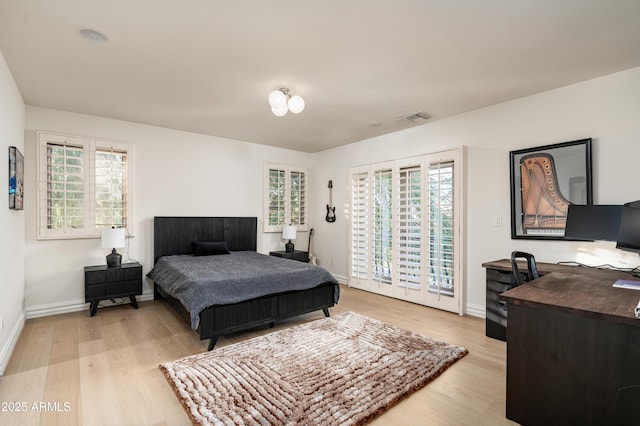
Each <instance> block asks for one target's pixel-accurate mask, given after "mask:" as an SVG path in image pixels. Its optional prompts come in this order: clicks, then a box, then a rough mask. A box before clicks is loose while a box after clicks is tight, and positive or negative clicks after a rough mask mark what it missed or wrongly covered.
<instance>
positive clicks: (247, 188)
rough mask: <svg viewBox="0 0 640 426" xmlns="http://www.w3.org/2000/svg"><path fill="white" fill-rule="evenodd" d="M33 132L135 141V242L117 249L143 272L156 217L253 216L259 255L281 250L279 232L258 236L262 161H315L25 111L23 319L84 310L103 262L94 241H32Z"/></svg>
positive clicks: (150, 252) (47, 112)
mask: <svg viewBox="0 0 640 426" xmlns="http://www.w3.org/2000/svg"><path fill="white" fill-rule="evenodd" d="M37 130H48V131H53V132H59V133H65V134H71V135H80V136H91V137H96V138H104V139H111V140H120V141H127V142H133V143H134V144H135V148H134V149H135V196H134V202H135V205H134V224H133V225H134V232H135V237H134V238H131V239H130V242H129V249H128V255H127V253H126V251H127V250H126V249H124V251H123V250H120V252H121V253H122V254H123V259H126V258H127V257H130V258H132V259H136V260H138V261H139V262H141V263H142V264H143V267H144V269H143V271H144V273H145V274H146V273H147V272H148V271H149V270H150V269H151V267H152V266H153V217H154V216H171V215H184V216H198V215H201V216H257V217H258V251H260V252H263V253H267V252H268V251H269V250H275V249H277V250H282V249H283V247H284V246H283V244H284V242H283V241H282V240H281V235H280V234H263V233H262V216H263V205H262V201H263V180H264V179H263V170H264V163H265V161H267V162H276V163H284V164H292V165H299V166H304V167H307V168H310V166H311V162H312V159H313V157H312V155H310V154H306V153H301V152H296V151H291V150H284V149H278V148H273V147H267V146H264V145H258V144H253V143H247V142H240V141H232V140H229V139H223V138H215V137H210V136H204V135H199V134H193V133H187V132H181V131H177V130H170V129H164V128H160V127H155V126H147V125H142V124H135V123H130V122H124V121H119V120H111V119H106V118H101V117H94V116H87V115H81V114H73V113H68V112H63V111H57V110H50V109H44V108H37V107H31V106H28V107H27V123H26V132H25V139H26V147H25V149H26V158H27V160H26V164H25V168H26V172H25V173H26V179H25V180H26V182H25V184H26V188H27V192H28V193H30V194H34V196H33V197H30V198H29V200H28V202H27V203H26V205H25V212H26V213H27V215H26V220H27V231H26V305H27V315H28V317H31V316H39V315H44V314H50V313H54V312H65V311H69V310H74V309H81V308H84V277H83V267H84V266H85V265H101V264H104V263H105V256H106V254H108V250H103V249H101V248H100V243H99V241H98V240H97V239H89V240H56V241H37V240H36V220H37V219H36V199H35V192H36V163H35V153H36V140H35V132H36V131H37ZM310 175H311V176H310V179H311V180H313V174H312V173H310ZM300 236H301V238H304V234H302V235H300ZM305 246H306V245H305ZM144 292H145V293H146V296H145V297H147V298H148V297H149V296H150V294H151V293H152V288H151V286H150V283H149V282H148V281H147V283H146V284H145V286H144Z"/></svg>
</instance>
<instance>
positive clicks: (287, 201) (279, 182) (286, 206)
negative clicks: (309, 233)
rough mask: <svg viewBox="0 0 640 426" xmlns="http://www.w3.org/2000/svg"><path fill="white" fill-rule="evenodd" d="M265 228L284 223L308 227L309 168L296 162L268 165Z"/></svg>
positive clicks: (275, 229)
mask: <svg viewBox="0 0 640 426" xmlns="http://www.w3.org/2000/svg"><path fill="white" fill-rule="evenodd" d="M265 190H266V195H265V218H266V221H265V222H266V223H265V229H264V230H265V232H281V231H282V226H283V225H288V224H292V225H297V226H298V230H306V229H307V171H306V170H305V169H302V168H299V167H293V166H285V165H276V164H266V165H265Z"/></svg>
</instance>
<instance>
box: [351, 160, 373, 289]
mask: <svg viewBox="0 0 640 426" xmlns="http://www.w3.org/2000/svg"><path fill="white" fill-rule="evenodd" d="M350 230H351V259H350V261H351V276H352V277H353V278H356V279H367V278H368V277H369V273H368V266H369V238H368V234H369V174H368V173H367V172H366V171H365V172H359V173H358V172H357V173H353V174H352V175H351V211H350Z"/></svg>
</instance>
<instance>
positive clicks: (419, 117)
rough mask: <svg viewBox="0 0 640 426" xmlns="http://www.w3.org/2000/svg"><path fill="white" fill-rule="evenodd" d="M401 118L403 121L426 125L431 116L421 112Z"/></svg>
mask: <svg viewBox="0 0 640 426" xmlns="http://www.w3.org/2000/svg"><path fill="white" fill-rule="evenodd" d="M400 118H401V119H403V120H407V121H410V122H412V123H414V124H423V123H426V121H427V120H429V119H430V118H431V116H430V115H429V114H427V113H426V112H422V111H421V112H416V113H415V114H409V115H405V116H403V117H400Z"/></svg>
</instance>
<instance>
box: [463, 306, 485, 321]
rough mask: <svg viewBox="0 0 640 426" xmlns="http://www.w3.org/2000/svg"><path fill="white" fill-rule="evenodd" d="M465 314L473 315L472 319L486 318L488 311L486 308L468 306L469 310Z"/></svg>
mask: <svg viewBox="0 0 640 426" xmlns="http://www.w3.org/2000/svg"><path fill="white" fill-rule="evenodd" d="M465 313H466V314H467V315H471V316H472V317H478V318H485V317H486V316H487V311H486V309H485V307H484V306H480V305H470V304H467V309H466V312H465Z"/></svg>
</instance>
